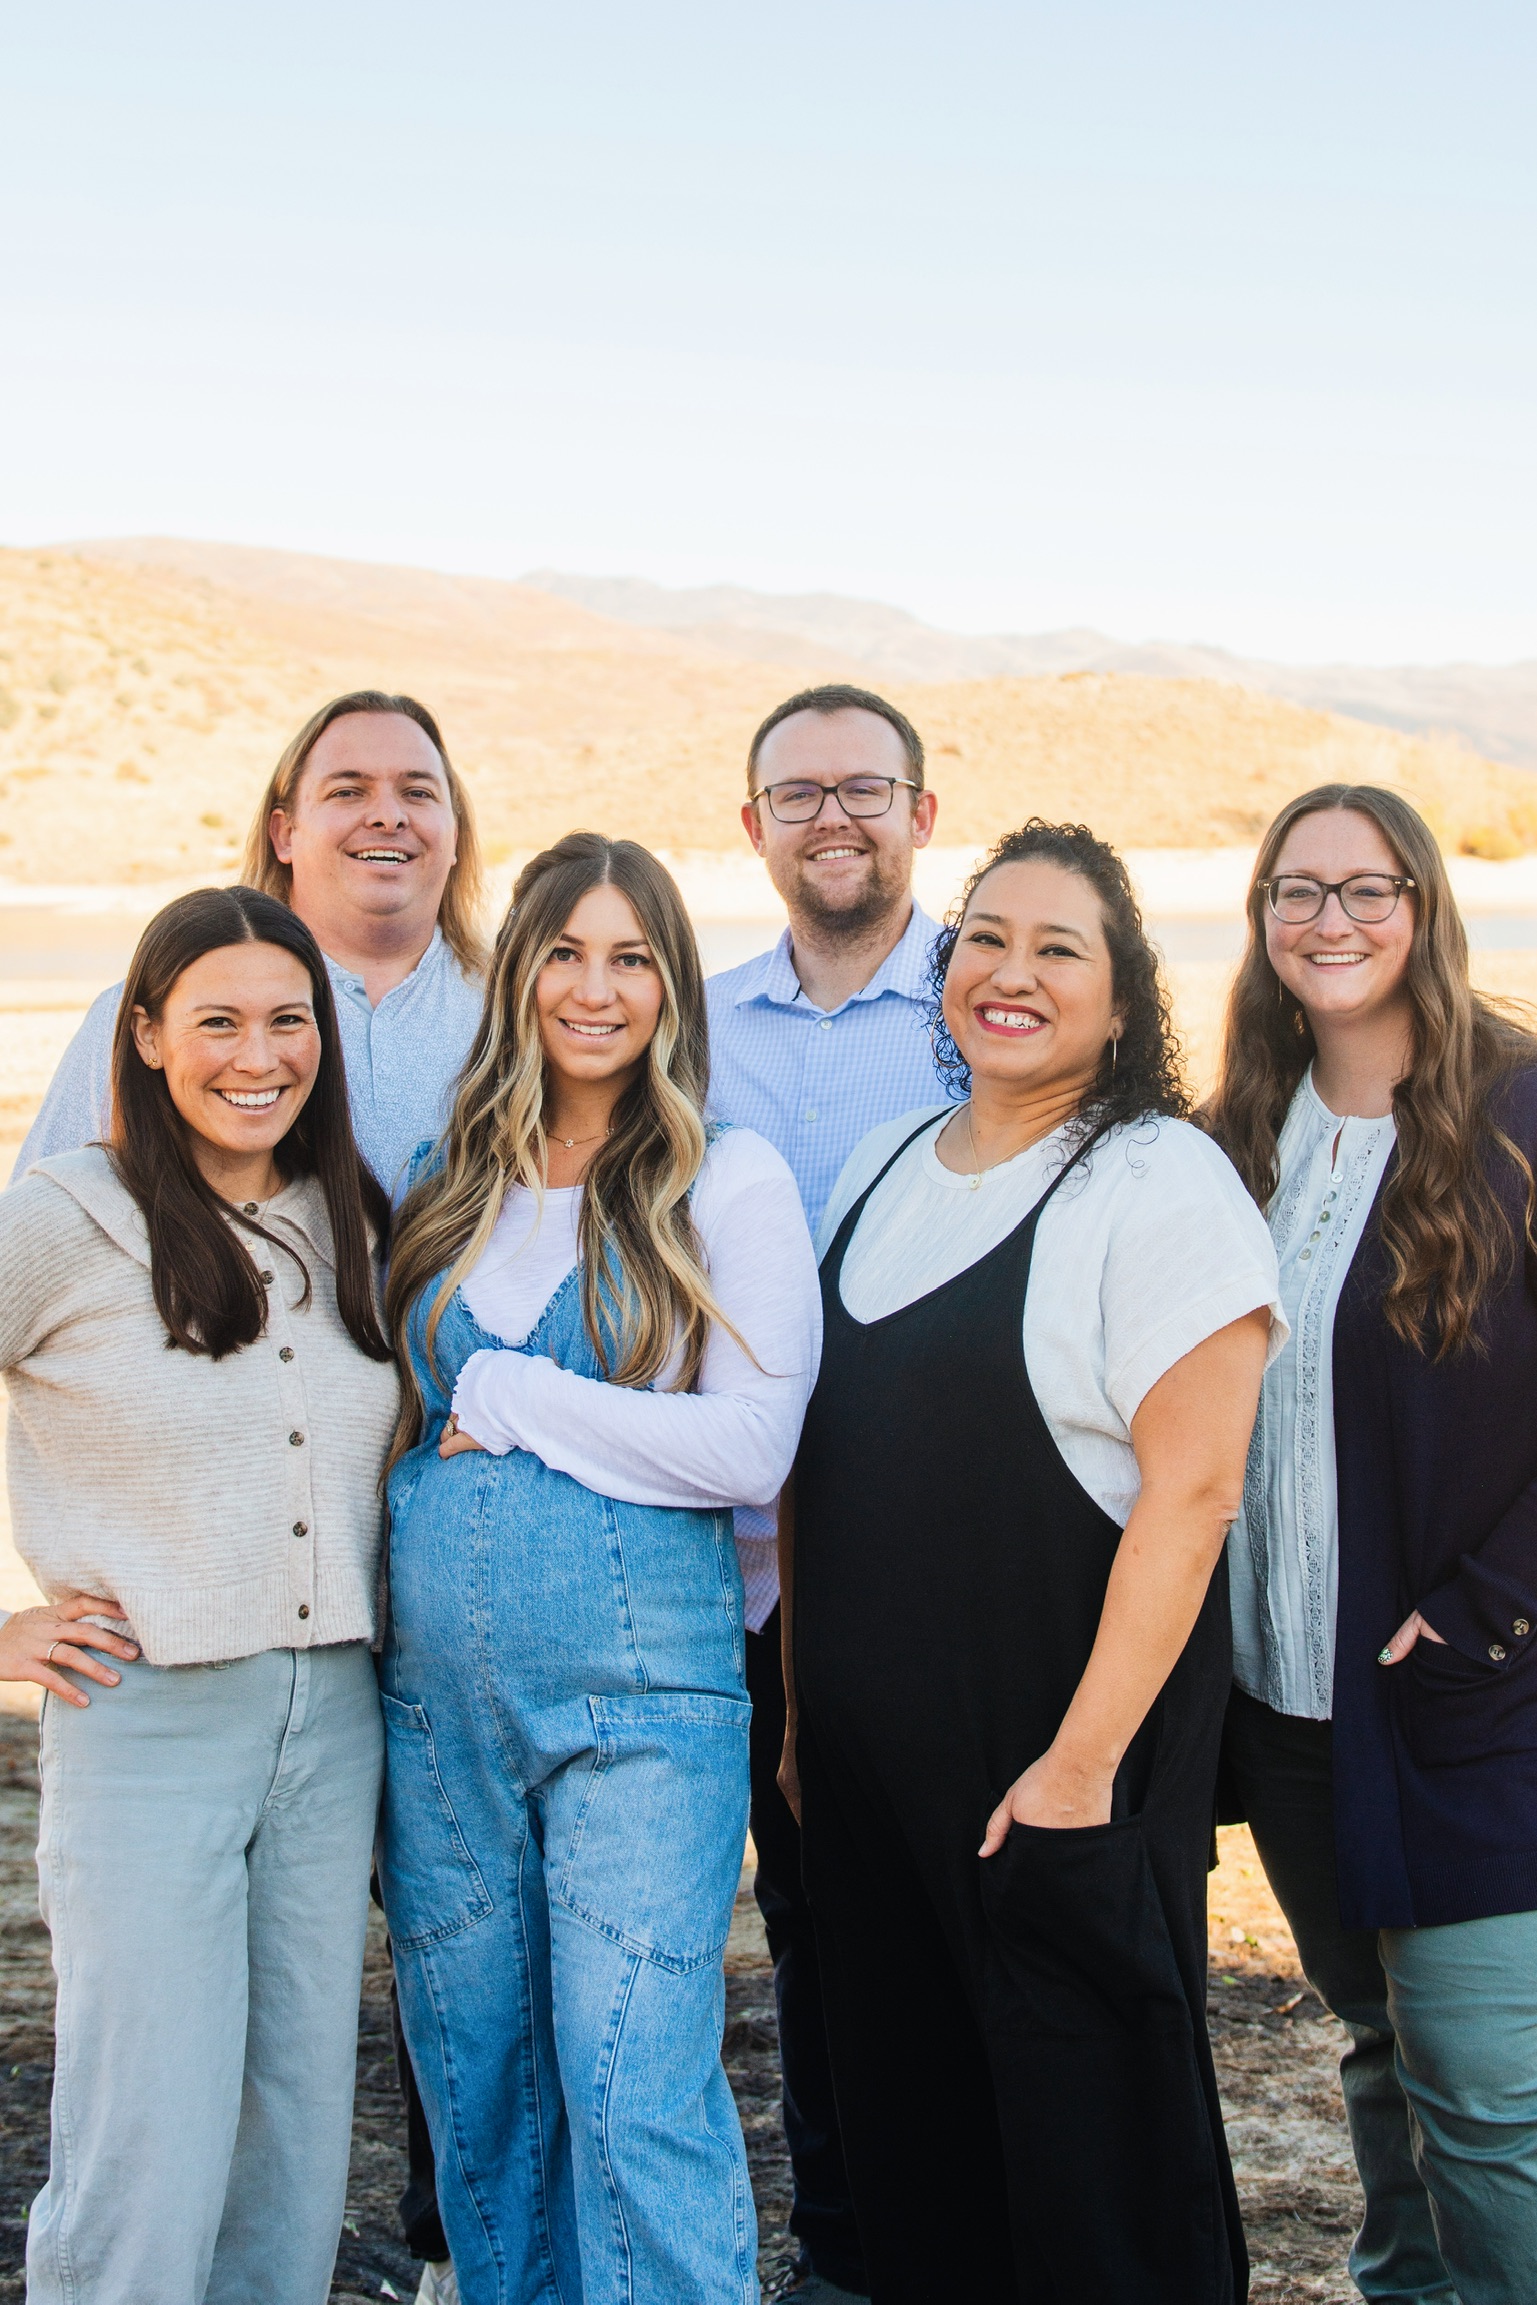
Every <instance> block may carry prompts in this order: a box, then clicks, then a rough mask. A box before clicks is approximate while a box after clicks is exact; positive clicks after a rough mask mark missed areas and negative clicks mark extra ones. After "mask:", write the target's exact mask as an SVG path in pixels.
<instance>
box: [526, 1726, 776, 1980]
mask: <svg viewBox="0 0 1537 2305" xmlns="http://www.w3.org/2000/svg"><path fill="white" fill-rule="evenodd" d="M589 1710H590V1712H591V1716H592V1723H593V1729H594V1743H595V1748H596V1749H595V1752H594V1756H593V1762H592V1767H591V1770H590V1771H589V1773H588V1776H587V1780H586V1783H585V1785H584V1786H583V1788H582V1792H581V1796H580V1800H579V1802H578V1805H577V1809H576V1814H575V1817H574V1819H573V1821H572V1825H571V1830H570V1840H569V1843H568V1846H567V1849H566V1853H565V1858H564V1861H563V1863H562V1864H561V1866H560V1870H559V1873H558V1875H554V1873H553V1868H551V1872H552V1877H554V1878H555V1880H556V1887H555V1892H554V1893H555V1896H556V1899H557V1901H558V1902H559V1903H560V1904H562V1905H564V1906H565V1908H566V1910H567V1911H568V1912H570V1913H573V1914H575V1915H576V1916H577V1918H578V1919H580V1920H582V1921H585V1922H586V1923H587V1924H588V1925H589V1926H590V1927H591V1928H594V1929H597V1930H599V1931H600V1932H601V1933H602V1934H603V1935H604V1936H606V1937H608V1938H610V1939H611V1940H612V1941H613V1942H614V1943H615V1944H618V1945H622V1946H624V1947H625V1949H626V1950H627V1951H629V1952H632V1953H638V1954H640V1955H641V1956H642V1957H643V1958H644V1959H646V1960H648V1961H654V1962H655V1963H656V1964H657V1966H658V1967H659V1968H663V1969H671V1970H674V1971H677V1972H678V1973H680V1974H681V1973H682V1972H684V1971H686V1970H690V1969H699V1968H703V1967H704V1966H705V1964H706V1963H708V1962H710V1961H718V1960H719V1959H720V1957H721V1954H722V1953H723V1952H724V1950H725V1945H726V1937H727V1933H728V1931H729V1930H730V1927H731V1909H732V1905H733V1903H734V1902H735V1898H736V1886H737V1880H738V1877H739V1875H740V1872H741V1865H742V1852H743V1848H744V1846H745V1843H746V1839H747V1800H748V1784H747V1726H748V1722H749V1720H750V1719H751V1716H752V1707H751V1705H750V1704H749V1703H748V1702H747V1700H746V1698H745V1697H718V1696H710V1695H706V1694H704V1693H702V1692H701V1693H692V1692H690V1693H684V1692H671V1693H657V1692H653V1693H651V1694H650V1695H647V1696H639V1697H594V1698H592V1699H590V1700H589ZM551 1822H552V1824H553V1823H554V1820H553V1819H552V1820H551Z"/></svg>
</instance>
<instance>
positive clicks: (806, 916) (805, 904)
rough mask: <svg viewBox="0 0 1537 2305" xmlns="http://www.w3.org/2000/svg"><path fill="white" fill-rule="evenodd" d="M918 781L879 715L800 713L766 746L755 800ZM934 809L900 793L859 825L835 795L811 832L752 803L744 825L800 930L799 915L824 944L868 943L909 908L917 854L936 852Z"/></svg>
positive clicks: (927, 795) (925, 796) (929, 801)
mask: <svg viewBox="0 0 1537 2305" xmlns="http://www.w3.org/2000/svg"><path fill="white" fill-rule="evenodd" d="M912 773H913V770H912V764H911V762H910V761H909V760H908V757H907V748H906V746H905V745H904V744H903V742H902V739H901V737H900V736H898V734H897V732H896V730H895V729H894V728H893V727H892V725H891V723H890V721H888V720H882V718H881V716H880V714H879V713H876V712H865V711H862V710H861V709H859V708H858V707H851V708H849V709H847V710H845V711H842V712H810V711H807V712H794V713H792V714H791V715H790V717H789V719H788V720H782V721H781V722H780V723H779V725H778V727H777V728H774V729H771V730H770V732H769V734H768V735H767V737H765V739H764V741H763V746H762V749H761V751H760V752H759V754H758V763H757V769H756V772H755V775H754V779H753V790H754V792H755V793H761V792H762V791H763V790H764V788H765V786H767V785H771V784H791V783H795V782H797V781H798V780H801V779H807V780H809V781H810V782H812V783H814V784H839V783H841V782H842V781H843V780H844V779H845V778H847V777H851V776H885V777H899V778H900V777H910V776H911V775H912ZM934 808H935V802H934V795H933V794H932V793H931V792H920V793H913V792H909V791H908V790H907V789H906V787H905V786H904V785H902V784H898V785H897V787H896V789H895V791H894V792H893V793H892V797H891V806H890V808H889V809H888V810H887V812H886V814H885V815H884V816H861V817H853V816H850V815H849V814H848V813H847V811H846V810H845V809H844V808H843V807H842V806H841V805H840V803H839V801H838V799H837V796H836V795H835V794H833V793H828V794H827V795H826V796H825V797H824V799H823V802H822V807H821V809H820V811H819V812H818V814H817V815H816V816H815V817H813V819H812V820H811V822H810V823H809V824H781V823H780V822H779V819H778V818H777V817H776V816H775V815H774V812H773V810H772V809H771V808H770V806H769V804H768V802H767V801H766V800H750V801H748V803H747V804H746V806H745V807H744V808H743V810H742V822H743V824H744V825H745V826H746V828H747V834H748V838H749V839H750V840H751V842H752V844H753V847H754V848H755V849H756V850H757V851H758V854H759V855H760V856H761V857H762V858H763V860H764V862H765V864H766V865H767V866H768V869H769V878H770V879H771V880H772V881H773V883H774V886H775V888H776V889H777V890H778V891H779V894H780V895H781V896H782V897H783V899H784V901H785V904H786V906H787V908H788V910H789V913H790V917H791V920H792V922H793V921H794V920H795V918H796V916H797V915H799V916H800V917H801V918H802V919H803V920H805V921H806V922H808V923H809V924H810V925H811V926H812V927H813V928H815V929H816V930H818V931H819V932H820V933H821V934H822V935H824V936H826V935H829V934H832V935H836V934H838V933H839V932H840V931H841V932H843V933H846V934H849V935H862V934H863V933H864V932H865V931H866V930H867V929H869V928H870V927H872V926H873V925H874V924H875V923H877V922H878V921H880V920H882V919H884V918H885V917H886V916H887V915H888V914H889V913H891V912H892V911H894V910H895V909H896V907H898V906H899V905H903V904H906V903H907V901H908V896H909V890H910V887H911V883H912V877H913V852H914V850H915V849H919V848H926V847H927V846H928V843H929V838H930V835H931V834H932V832H933V830H934Z"/></svg>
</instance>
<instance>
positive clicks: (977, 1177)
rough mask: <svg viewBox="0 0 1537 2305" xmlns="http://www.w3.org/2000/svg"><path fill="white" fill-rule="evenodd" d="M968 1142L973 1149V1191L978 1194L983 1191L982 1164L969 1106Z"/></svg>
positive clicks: (967, 1108)
mask: <svg viewBox="0 0 1537 2305" xmlns="http://www.w3.org/2000/svg"><path fill="white" fill-rule="evenodd" d="M966 1142H967V1143H968V1144H969V1145H970V1147H971V1190H972V1191H973V1192H974V1193H978V1192H980V1191H981V1190H982V1164H981V1162H980V1161H979V1160H978V1158H977V1135H976V1131H975V1129H974V1128H973V1127H972V1125H971V1106H970V1105H969V1104H968V1105H967V1107H966Z"/></svg>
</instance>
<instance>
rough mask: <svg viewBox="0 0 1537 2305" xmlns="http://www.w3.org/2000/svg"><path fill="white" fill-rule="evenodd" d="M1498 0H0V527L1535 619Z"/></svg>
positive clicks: (1511, 72)
mask: <svg viewBox="0 0 1537 2305" xmlns="http://www.w3.org/2000/svg"><path fill="white" fill-rule="evenodd" d="M1534 67H1537V15H1534V12H1533V10H1532V9H1531V7H1530V6H1529V5H1525V6H1517V5H1504V4H1500V5H1480V4H1479V0H1463V5H1462V6H1460V7H1459V8H1457V9H1455V10H1454V9H1451V8H1448V7H1446V6H1445V5H1437V6H1430V5H1425V4H1423V0H1395V4H1394V5H1392V6H1388V5H1381V4H1377V0H1370V4H1357V5H1352V4H1351V0H1333V4H1332V5H1328V6H1325V5H1320V4H1317V0H1290V4H1289V5H1288V6H1286V7H1284V8H1277V7H1276V6H1275V5H1274V4H1273V0H1271V4H1270V5H1266V6H1263V7H1262V6H1257V5H1249V4H1246V0H1227V4H1226V5H1222V6H1217V5H1206V4H1190V0H1187V4H1171V5H1162V6H1160V5H1156V4H1154V5H1147V4H1144V5H1140V6H1126V5H1112V4H1108V0H1075V4H1073V5H1068V4H1066V0H1062V4H1060V5H1058V6H1056V7H1052V8H1043V7H1039V6H1033V5H1029V4H1027V0H1026V4H1015V5H1011V6H998V5H986V4H982V0H946V4H944V5H939V4H937V0H879V4H876V0H818V4H817V5H809V4H807V0H776V4H775V5H774V6H773V7H768V6H765V5H763V4H762V0H759V5H756V6H754V7H751V8H749V7H745V6H741V5H738V4H736V0H708V4H705V0H698V4H695V0H661V4H657V5H652V6H649V7H648V6H645V5H641V6H636V5H634V0H631V4H630V5H627V6H620V5H615V4H611V0H564V4H562V5H559V6H550V5H544V6H541V7H537V8H535V7H531V6H527V5H524V4H523V0H508V4H504V5H500V6H488V5H478V4H476V0H435V4H434V5H431V6H427V5H417V6H403V5H400V4H398V0H368V4H367V5H362V4H359V0H303V4H302V5H298V4H295V0H263V4H262V5H260V6H259V7H255V8H251V7H246V8H241V9H237V8H234V7H232V6H229V5H227V4H226V0H198V4H196V5H192V4H190V0H135V4H134V5H133V6H132V7H124V6H123V5H121V0H117V4H116V5H110V6H109V5H106V4H104V0H48V5H47V6H46V7H41V6H38V5H37V4H36V0H0V106H3V112H0V539H3V540H4V541H9V542H25V541H36V540H41V539H44V538H60V537H68V536H85V535H92V534H95V535H106V534H123V533H131V532H144V531H160V532H169V533H173V534H182V535H192V536H210V537H221V538H228V539H232V540H235V541H241V542H251V543H273V544H284V545H292V546H298V547H301V548H308V549H313V550H317V551H323V552H337V553H348V554H354V555H357V556H359V557H362V558H369V559H395V560H402V561H413V562H421V563H426V564H430V565H434V566H439V567H447V568H457V569H467V570H477V571H482V572H485V573H489V574H496V575H516V574H518V573H519V572H520V571H522V570H524V569H527V568H530V567H533V566H535V565H538V564H541V563H547V564H553V565H556V566H560V567H565V568H570V569H581V570H585V571H590V572H594V573H602V574H636V575H646V576H653V577H656V578H659V579H660V580H662V581H663V582H672V583H687V582H701V581H708V580H711V579H714V578H722V577H723V578H731V579H735V580H737V581H740V582H743V583H748V584H754V585H760V586H764V587H767V588H771V589H800V588H807V587H821V588H827V589H832V590H837V591H844V592H861V593H868V594H872V595H875V596H877V597H880V598H884V599H888V600H893V601H897V602H900V603H901V604H903V605H905V606H907V607H910V608H913V609H915V610H917V611H918V612H919V613H920V614H922V615H926V616H929V617H931V618H933V619H934V620H936V621H938V622H941V623H948V624H953V625H956V626H959V627H963V628H966V629H973V630H984V629H1013V630H1040V629H1044V628H1048V627H1052V626H1058V625H1065V624H1073V623H1089V624H1096V625H1099V626H1101V627H1102V628H1104V629H1106V630H1108V631H1111V632H1113V633H1115V634H1117V635H1119V636H1121V637H1124V638H1128V639H1142V638H1147V637H1153V636H1159V637H1166V638H1176V639H1204V640H1212V641H1218V642H1224V643H1226V644H1228V645H1230V646H1233V647H1237V648H1242V649H1250V650H1255V651H1258V652H1262V653H1265V654H1270V655H1276V656H1283V657H1294V658H1320V657H1327V656H1341V657H1353V658H1356V659H1368V658H1370V659H1376V660H1389V659H1426V658H1437V657H1445V656H1454V655H1468V656H1473V657H1481V658H1485V659H1490V660H1498V659H1505V658H1513V657H1518V656H1534V655H1537V553H1534V541H1533V540H1534V538H1537V432H1534V415H1537V389H1534V387H1537V278H1534V274H1537V158H1534V142H1537V140H1534V137H1533V133H1532V126H1531V122H1532V118H1533V111H1534V97H1537V85H1534V82H1537V70H1534Z"/></svg>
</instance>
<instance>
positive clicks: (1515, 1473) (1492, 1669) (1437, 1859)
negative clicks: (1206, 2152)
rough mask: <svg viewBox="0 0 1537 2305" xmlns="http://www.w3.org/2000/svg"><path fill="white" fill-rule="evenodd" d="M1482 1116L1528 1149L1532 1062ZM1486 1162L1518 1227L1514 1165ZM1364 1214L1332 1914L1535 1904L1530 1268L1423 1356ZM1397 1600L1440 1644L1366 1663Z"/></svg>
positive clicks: (1348, 1339)
mask: <svg viewBox="0 0 1537 2305" xmlns="http://www.w3.org/2000/svg"><path fill="white" fill-rule="evenodd" d="M1494 1118H1495V1120H1496V1123H1497V1125H1498V1126H1499V1127H1500V1128H1501V1129H1503V1130H1504V1131H1505V1132H1506V1134H1507V1135H1508V1136H1509V1137H1510V1138H1511V1139H1512V1140H1513V1141H1514V1142H1515V1143H1516V1144H1518V1145H1519V1146H1520V1147H1521V1149H1522V1151H1523V1152H1524V1153H1525V1155H1526V1156H1527V1158H1528V1159H1529V1160H1531V1159H1534V1158H1537V1070H1531V1071H1525V1072H1522V1073H1520V1074H1518V1075H1517V1076H1516V1077H1515V1078H1514V1079H1513V1080H1512V1081H1511V1082H1510V1083H1509V1084H1508V1086H1507V1087H1506V1088H1505V1089H1504V1090H1503V1091H1502V1092H1501V1093H1500V1095H1499V1097H1498V1099H1497V1102H1496V1110H1495V1114H1494ZM1487 1158H1488V1167H1489V1175H1490V1178H1491V1181H1492V1182H1493V1184H1494V1186H1495V1189H1496V1191H1497V1193H1498V1194H1499V1197H1500V1199H1501V1201H1502V1202H1503V1203H1504V1205H1505V1207H1506V1209H1507V1210H1508V1211H1509V1214H1510V1216H1511V1218H1512V1219H1513V1222H1514V1225H1515V1228H1516V1232H1517V1236H1518V1237H1519V1232H1520V1228H1521V1225H1522V1221H1523V1218H1524V1216H1525V1194H1524V1192H1523V1191H1522V1189H1521V1185H1520V1181H1519V1179H1518V1178H1517V1176H1516V1174H1515V1171H1514V1170H1513V1168H1512V1167H1511V1164H1510V1163H1509V1161H1508V1160H1505V1159H1502V1158H1500V1157H1499V1156H1498V1155H1497V1154H1495V1153H1493V1152H1491V1153H1490V1154H1489V1155H1488V1156H1487ZM1389 1173H1390V1174H1391V1171H1390V1172H1389ZM1380 1209H1381V1197H1380V1195H1379V1198H1378V1203H1377V1208H1376V1210H1374V1212H1373V1221H1372V1223H1371V1224H1370V1225H1369V1227H1368V1229H1367V1231H1366V1234H1365V1236H1364V1237H1363V1239H1362V1242H1361V1245H1360V1248H1359V1249H1358V1251H1357V1253H1356V1256H1355V1258H1354V1261H1353V1262H1352V1265H1351V1268H1350V1274H1349V1278H1348V1279H1347V1281H1346V1283H1345V1287H1344V1289H1343V1291H1342V1293H1341V1296H1340V1303H1339V1310H1338V1313H1337V1314H1336V1317H1335V1323H1334V1417H1335V1445H1336V1455H1337V1463H1338V1471H1339V1538H1340V1551H1339V1619H1338V1630H1337V1636H1336V1642H1335V1672H1334V1822H1335V1845H1336V1853H1337V1857H1338V1864H1339V1883H1340V1917H1341V1919H1342V1920H1343V1921H1344V1923H1345V1926H1346V1927H1347V1928H1350V1929H1376V1928H1411V1927H1431V1926H1435V1925H1437V1924H1439V1923H1443V1922H1450V1921H1471V1920H1478V1919H1481V1918H1483V1917H1485V1916H1488V1915H1492V1914H1497V1913H1525V1912H1531V1911H1534V1910H1537V1639H1534V1638H1533V1636H1532V1626H1533V1625H1534V1624H1537V1293H1534V1288H1533V1281H1534V1278H1537V1275H1534V1272H1533V1270H1532V1265H1531V1261H1530V1260H1528V1259H1524V1258H1522V1257H1521V1256H1519V1255H1517V1254H1514V1253H1513V1254H1512V1255H1511V1257H1510V1260H1509V1264H1508V1267H1507V1271H1506V1274H1505V1277H1504V1280H1503V1282H1502V1283H1501V1285H1500V1286H1498V1287H1497V1288H1496V1289H1495V1290H1494V1291H1493V1292H1492V1293H1491V1295H1490V1297H1489V1298H1488V1300H1487V1301H1486V1303H1485V1305H1484V1307H1483V1312H1482V1317H1481V1320H1480V1322H1479V1330H1480V1339H1481V1346H1480V1349H1477V1350H1470V1351H1467V1352H1463V1353H1458V1354H1455V1355H1453V1356H1451V1357H1450V1358H1448V1359H1446V1360H1441V1361H1437V1360H1433V1359H1431V1358H1430V1356H1429V1355H1428V1354H1426V1353H1423V1352H1419V1351H1417V1350H1416V1349H1415V1348H1414V1347H1413V1346H1412V1345H1407V1344H1405V1343H1404V1342H1403V1341H1402V1339H1401V1338H1399V1337H1398V1336H1396V1335H1395V1334H1394V1332H1393V1330H1392V1329H1391V1328H1390V1327H1389V1326H1388V1322H1387V1320H1386V1317H1385V1315H1384V1313H1383V1309H1382V1308H1383V1299H1384V1297H1385V1296H1386V1293H1387V1289H1388V1286H1389V1282H1390V1279H1391V1266H1390V1263H1389V1259H1388V1254H1387V1250H1386V1248H1385V1247H1384V1245H1383V1241H1382V1237H1381V1231H1380V1226H1379V1218H1380ZM1411 1609H1420V1610H1422V1611H1423V1612H1424V1615H1425V1617H1426V1619H1427V1621H1428V1622H1429V1623H1430V1624H1432V1625H1433V1626H1434V1627H1435V1629H1436V1631H1437V1632H1438V1633H1439V1634H1441V1636H1442V1639H1443V1641H1444V1642H1445V1644H1446V1645H1445V1646H1444V1647H1437V1646H1436V1644H1435V1643H1434V1642H1431V1641H1427V1640H1425V1639H1424V1638H1423V1637H1422V1638H1421V1639H1420V1640H1419V1641H1418V1642H1417V1643H1416V1645H1415V1647H1414V1648H1413V1649H1412V1650H1411V1652H1410V1654H1409V1656H1408V1658H1407V1659H1406V1660H1405V1662H1404V1663H1403V1664H1400V1665H1394V1666H1391V1667H1387V1666H1383V1665H1379V1664H1378V1662H1377V1652H1378V1651H1379V1650H1380V1649H1381V1647H1382V1645H1383V1643H1384V1642H1385V1641H1386V1640H1387V1639H1388V1638H1389V1637H1390V1635H1391V1634H1393V1633H1395V1632H1396V1631H1397V1630H1398V1627H1399V1626H1400V1625H1401V1624H1402V1623H1403V1621H1404V1619H1405V1618H1406V1617H1407V1616H1408V1614H1409V1612H1410V1610H1411Z"/></svg>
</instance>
